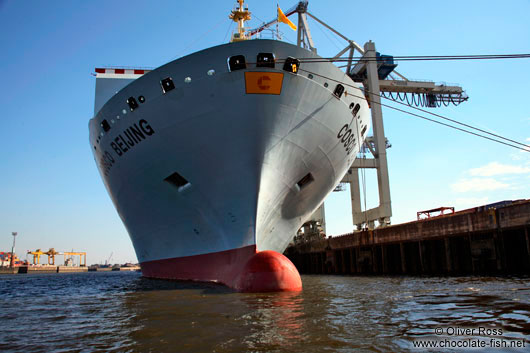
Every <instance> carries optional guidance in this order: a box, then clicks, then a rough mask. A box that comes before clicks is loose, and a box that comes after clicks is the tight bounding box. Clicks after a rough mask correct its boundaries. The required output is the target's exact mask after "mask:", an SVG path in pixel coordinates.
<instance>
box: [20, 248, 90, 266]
mask: <svg viewBox="0 0 530 353" xmlns="http://www.w3.org/2000/svg"><path fill="white" fill-rule="evenodd" d="M28 254H30V255H33V264H34V265H38V264H40V257H41V256H42V255H47V256H48V265H52V266H53V265H55V256H56V255H63V256H64V264H65V266H66V265H67V262H68V259H70V258H72V256H79V266H86V252H75V251H65V252H57V251H55V249H54V248H50V249H49V250H48V251H42V250H41V249H37V250H35V251H29V250H28Z"/></svg>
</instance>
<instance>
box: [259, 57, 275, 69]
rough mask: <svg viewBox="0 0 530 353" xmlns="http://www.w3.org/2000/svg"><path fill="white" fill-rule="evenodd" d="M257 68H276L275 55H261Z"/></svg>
mask: <svg viewBox="0 0 530 353" xmlns="http://www.w3.org/2000/svg"><path fill="white" fill-rule="evenodd" d="M256 67H270V68H274V55H273V54H272V53H259V54H258V58H257V62H256Z"/></svg>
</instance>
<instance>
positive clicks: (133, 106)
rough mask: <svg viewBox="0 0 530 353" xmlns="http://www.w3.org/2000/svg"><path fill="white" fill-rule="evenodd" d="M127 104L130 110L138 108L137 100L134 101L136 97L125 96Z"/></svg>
mask: <svg viewBox="0 0 530 353" xmlns="http://www.w3.org/2000/svg"><path fill="white" fill-rule="evenodd" d="M127 104H128V105H129V108H130V109H131V112H132V111H134V110H135V109H136V108H138V102H137V101H136V99H134V97H129V98H127Z"/></svg>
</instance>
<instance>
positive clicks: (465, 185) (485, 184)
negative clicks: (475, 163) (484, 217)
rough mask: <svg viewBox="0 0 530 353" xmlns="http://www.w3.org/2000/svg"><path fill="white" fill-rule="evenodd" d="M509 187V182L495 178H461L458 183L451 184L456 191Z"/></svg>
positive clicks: (490, 189)
mask: <svg viewBox="0 0 530 353" xmlns="http://www.w3.org/2000/svg"><path fill="white" fill-rule="evenodd" d="M509 187H510V185H509V184H506V183H502V182H500V181H497V180H495V179H493V178H470V179H460V180H459V181H457V182H456V183H454V184H451V189H453V190H454V191H456V192H468V191H492V190H498V189H507V188H509Z"/></svg>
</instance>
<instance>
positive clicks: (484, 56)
mask: <svg viewBox="0 0 530 353" xmlns="http://www.w3.org/2000/svg"><path fill="white" fill-rule="evenodd" d="M391 58H392V59H393V61H440V60H501V59H529V58H530V54H527V53H522V54H473V55H403V56H391ZM298 60H300V63H320V62H348V61H349V60H350V58H349V57H337V58H336V57H328V58H323V57H313V58H298ZM351 60H352V64H354V63H359V62H363V63H364V62H370V61H379V62H384V61H385V58H384V57H379V58H377V57H376V58H363V57H357V58H352V59H351Z"/></svg>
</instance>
